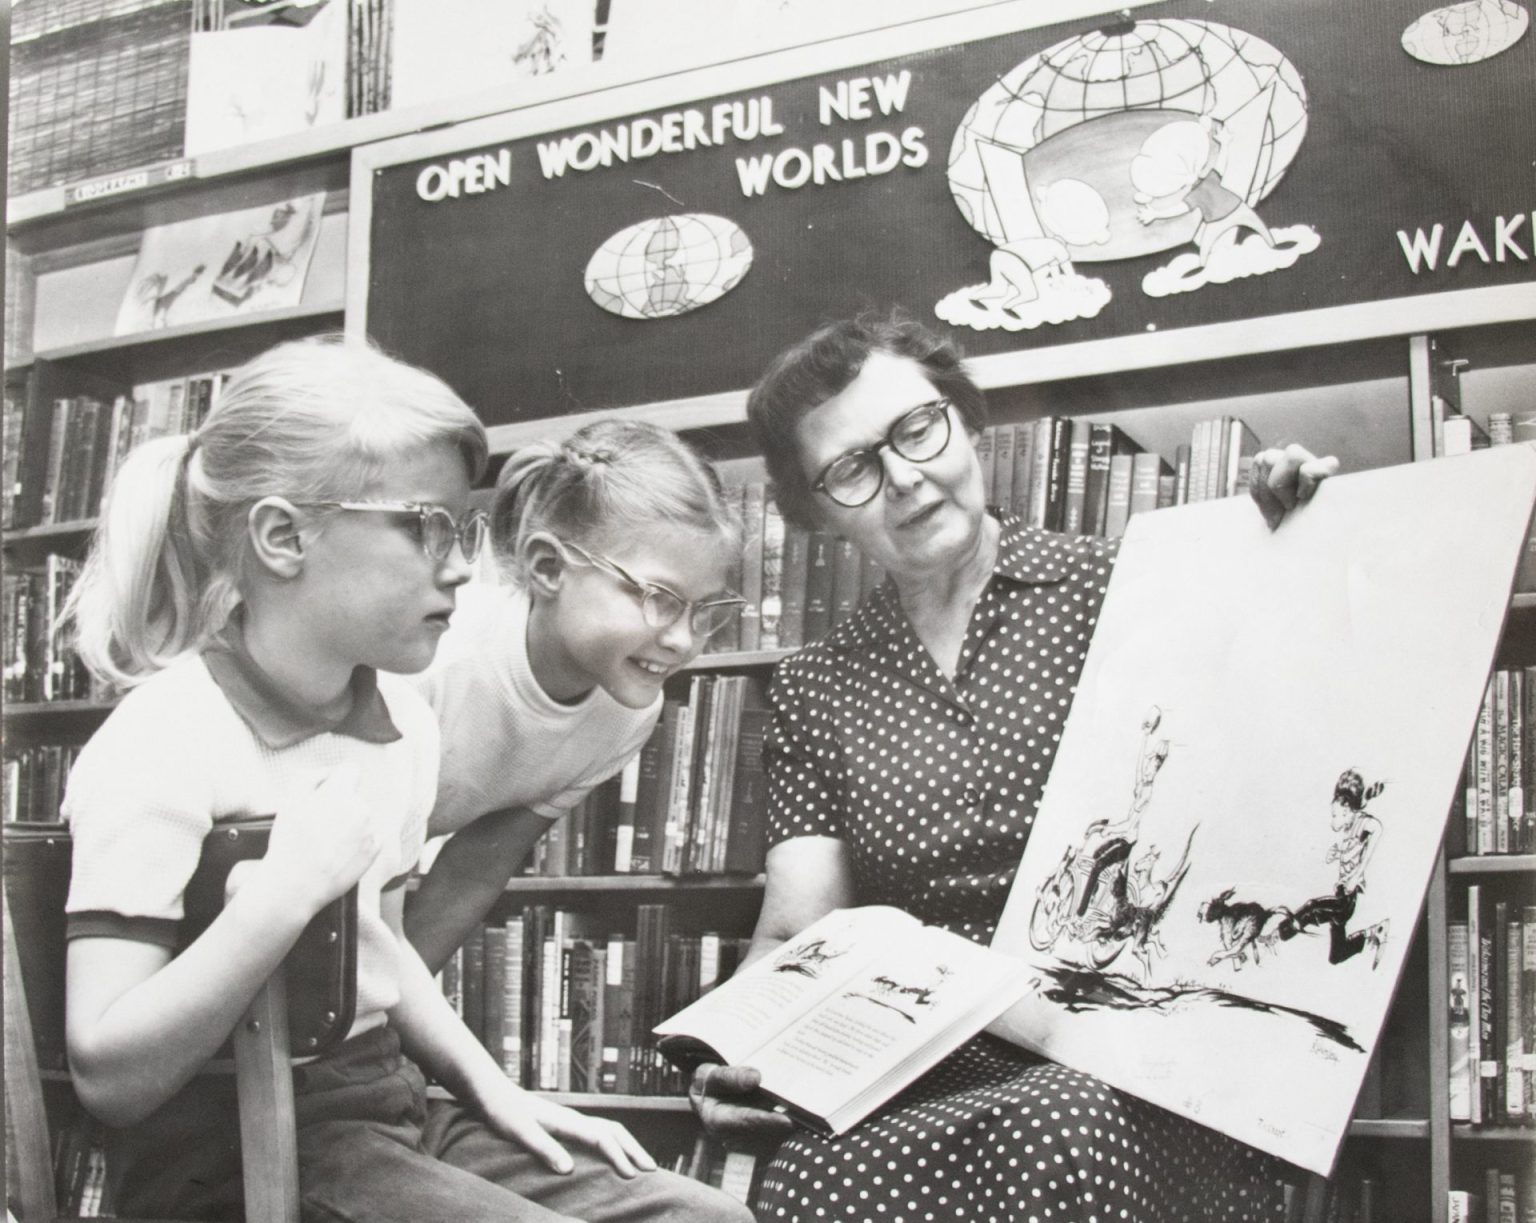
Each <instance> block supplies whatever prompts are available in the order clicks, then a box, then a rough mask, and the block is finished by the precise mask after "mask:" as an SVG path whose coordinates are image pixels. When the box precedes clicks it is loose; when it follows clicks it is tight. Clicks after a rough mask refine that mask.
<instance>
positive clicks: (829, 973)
mask: <svg viewBox="0 0 1536 1223" xmlns="http://www.w3.org/2000/svg"><path fill="white" fill-rule="evenodd" d="M921 928H922V927H921V923H919V922H918V921H917V919H916V918H914V917H910V916H908V915H907V914H906V913H903V912H902V911H901V910H900V909H893V908H889V907H886V906H884V905H869V906H865V907H863V908H858V909H835V910H833V911H832V912H831V913H829V914H827V915H826V916H825V917H823V918H821V919H820V920H818V921H815V922H813V923H811V925H809V926H807V927H806V928H805V929H804V930H802V931H801V932H800V933H799V934H798V935H796V936H795V937H794V938H792V939H790V940H789V941H788V942H787V943H785V944H784V945H783V946H782V947H780V948H779V949H778V950H777V951H775V952H774V953H773V954H771V955H767V956H764V957H763V958H762V959H761V960H759V961H758V962H757V963H755V964H753V965H752V966H751V967H749V968H747V969H744V970H743V971H741V972H738V973H737V974H736V975H735V976H734V977H732V978H731V979H730V980H729V981H727V982H726V983H725V984H724V985H721V986H719V987H717V988H716V989H714V990H711V991H710V992H709V993H707V994H705V995H704V996H703V997H702V998H700V999H699V1000H698V1001H696V1002H694V1003H691V1004H690V1005H689V1006H686V1007H684V1008H683V1009H682V1010H681V1011H679V1012H678V1013H677V1014H676V1015H673V1016H672V1017H671V1018H670V1019H668V1020H666V1021H665V1022H664V1023H661V1024H658V1025H657V1026H656V1028H655V1032H656V1034H657V1035H658V1036H660V1037H667V1036H685V1037H692V1038H693V1039H695V1040H698V1041H702V1042H703V1043H704V1044H705V1045H708V1046H709V1047H710V1048H711V1049H713V1050H715V1052H717V1053H718V1054H720V1055H721V1056H722V1057H723V1058H725V1059H726V1060H727V1061H729V1062H732V1063H738V1064H739V1063H745V1064H748V1065H751V1064H754V1063H753V1053H754V1051H755V1050H756V1049H757V1048H758V1047H759V1046H760V1045H762V1044H764V1043H765V1042H766V1041H768V1040H771V1039H772V1038H773V1037H774V1036H775V1035H776V1034H777V1033H778V1032H779V1031H781V1030H782V1029H783V1028H784V1026H785V1025H786V1024H788V1023H790V1022H792V1021H793V1020H794V1019H795V1018H796V1017H798V1016H801V1015H804V1014H805V1013H806V1012H807V1011H808V1010H810V1009H811V1008H812V1007H814V1006H816V1005H817V1004H818V1003H820V1002H821V1001H822V999H824V998H826V997H828V996H829V995H831V994H834V993H836V992H837V991H838V990H839V989H842V988H844V987H845V985H846V983H847V982H848V980H849V979H850V978H852V977H853V976H854V975H855V974H857V973H859V971H860V969H861V968H862V967H863V966H864V965H866V964H867V963H869V962H870V961H871V960H872V959H873V958H875V957H881V958H885V957H888V956H889V955H890V952H891V950H892V949H893V948H899V947H900V946H901V944H902V942H903V941H904V940H907V939H910V938H911V936H912V934H913V933H914V932H915V931H918V930H920V929H921Z"/></svg>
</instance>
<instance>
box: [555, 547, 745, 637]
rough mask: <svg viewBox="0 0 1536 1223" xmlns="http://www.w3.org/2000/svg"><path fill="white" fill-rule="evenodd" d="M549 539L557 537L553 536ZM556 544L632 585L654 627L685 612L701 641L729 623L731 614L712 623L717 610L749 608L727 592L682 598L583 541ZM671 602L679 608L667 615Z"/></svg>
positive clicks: (667, 623) (669, 622)
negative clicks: (644, 578)
mask: <svg viewBox="0 0 1536 1223" xmlns="http://www.w3.org/2000/svg"><path fill="white" fill-rule="evenodd" d="M550 538H552V539H553V538H554V537H553V536H551V537H550ZM555 543H556V544H558V545H559V547H560V549H561V550H562V551H565V552H574V553H575V554H576V555H577V556H578V557H579V558H580V559H581V560H583V561H585V562H586V563H587V564H588V565H590V566H591V567H592V568H594V569H598V570H601V571H602V572H604V573H606V574H608V576H609V577H614V578H618V579H619V581H621V582H623V583H624V584H625V585H626V586H629V587H630V588H631V589H632V590H633V591H635V592H636V593H637V594H638V595H639V596H640V615H641V617H642V618H643V619H644V620H645V622H646V624H648V625H649V626H650V627H651V628H654V629H665V628H671V627H672V626H673V625H674V624H676V623H677V622H678V621H679V620H681V619H682V618H683V616H684V615H686V616H687V617H688V631H689V632H690V633H692V634H693V635H694V636H695V637H697V638H699V639H700V640H707V639H708V638H710V637H712V636H714V635H715V634H716V633H718V632H719V631H720V630H721V629H722V628H724V627H725V626H726V625H727V624H729V623H730V619H729V615H728V614H727V615H725V616H722V617H721V619H720V621H719V623H715V624H712V623H710V619H711V618H712V617H714V616H715V615H716V614H717V611H718V609H729V610H730V611H734V612H737V613H740V611H741V610H742V609H743V608H744V607H746V605H747V601H746V600H745V599H743V598H742V597H741V596H740V595H728V596H726V597H724V598H719V599H700V600H697V601H692V600H689V599H685V598H683V596H682V595H680V594H678V593H677V591H675V590H671V589H669V588H668V587H666V586H663V585H661V583H659V582H646V581H642V580H641V579H640V578H637V577H636V576H635V575H634V574H632V573H630V572H629V570H627V569H625V568H624V566H623V565H621V564H619V563H618V562H617V561H615V560H613V559H611V558H610V557H606V556H603V555H602V554H601V553H597V552H589V551H587V549H585V548H583V547H582V546H581V545H580V544H573V543H567V542H566V541H565V540H563V539H556V540H555ZM668 601H670V604H675V605H676V610H675V611H673V612H672V613H671V614H668V613H667V611H666V610H665V608H666V607H667V606H668V605H669V602H668ZM700 613H703V614H704V616H705V619H704V621H703V622H702V623H701V622H700V619H699V616H700Z"/></svg>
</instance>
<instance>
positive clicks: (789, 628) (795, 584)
mask: <svg viewBox="0 0 1536 1223" xmlns="http://www.w3.org/2000/svg"><path fill="white" fill-rule="evenodd" d="M810 536H811V533H810V532H809V531H807V530H806V529H805V528H804V527H797V526H794V525H792V524H788V523H786V524H785V526H784V577H783V595H782V606H781V608H780V611H779V645H780V647H781V648H783V649H786V650H793V649H798V648H799V647H800V646H802V645H804V644H805V642H806V636H805V605H806V599H807V597H808V595H809V590H808V582H809V577H808V571H807V565H808V563H809V555H810V546H811V540H810Z"/></svg>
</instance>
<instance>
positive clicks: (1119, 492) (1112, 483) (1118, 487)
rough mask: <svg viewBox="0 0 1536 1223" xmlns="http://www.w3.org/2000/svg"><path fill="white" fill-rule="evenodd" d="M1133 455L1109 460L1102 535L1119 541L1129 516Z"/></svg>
mask: <svg viewBox="0 0 1536 1223" xmlns="http://www.w3.org/2000/svg"><path fill="white" fill-rule="evenodd" d="M1134 460H1135V456H1134V455H1129V454H1117V455H1114V456H1112V457H1111V458H1110V460H1109V488H1108V491H1107V492H1106V493H1105V500H1104V534H1105V535H1106V536H1107V537H1108V538H1110V539H1119V538H1120V537H1121V536H1122V535H1124V534H1125V524H1126V523H1127V522H1128V521H1129V520H1130V516H1131V480H1132V463H1133V462H1134Z"/></svg>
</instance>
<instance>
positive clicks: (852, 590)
mask: <svg viewBox="0 0 1536 1223" xmlns="http://www.w3.org/2000/svg"><path fill="white" fill-rule="evenodd" d="M860 566H861V559H860V557H859V550H858V548H857V547H855V546H854V544H853V542H852V541H851V540H847V539H838V540H837V541H836V542H835V543H834V545H833V548H832V626H833V627H834V628H836V627H837V626H838V625H839V624H841V623H842V622H843V621H844V620H846V619H848V617H849V616H851V615H853V613H854V612H855V611H856V610H857V609H858V606H859V583H860Z"/></svg>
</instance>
